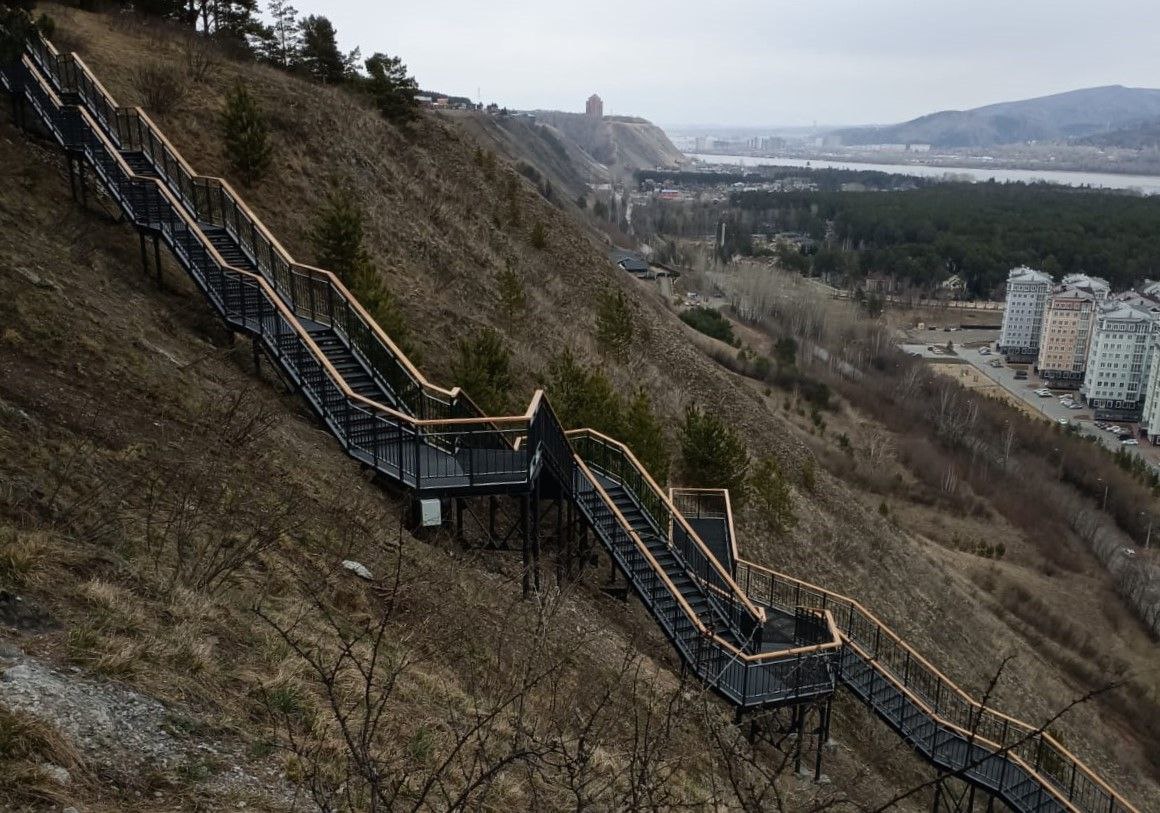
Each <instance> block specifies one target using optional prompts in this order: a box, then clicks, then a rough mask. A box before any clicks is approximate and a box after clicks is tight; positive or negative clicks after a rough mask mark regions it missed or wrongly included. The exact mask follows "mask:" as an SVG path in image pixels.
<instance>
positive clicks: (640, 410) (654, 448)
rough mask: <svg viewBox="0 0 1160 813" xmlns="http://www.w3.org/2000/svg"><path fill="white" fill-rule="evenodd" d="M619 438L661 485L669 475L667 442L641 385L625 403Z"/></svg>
mask: <svg viewBox="0 0 1160 813" xmlns="http://www.w3.org/2000/svg"><path fill="white" fill-rule="evenodd" d="M622 423H623V428H622V429H621V438H620V439H621V440H623V441H624V443H625V444H626V445H628V447H629V448H631V449H632V452H633V454H634V455H636V459H637V460H639V461H640V462H641V464H642V465H643V466H644V467H645V469H647V470H648V472H649V474H651V475H652V477H653V479H654V480H656V481H657V482H658V483H660V484H661V485H664V483H665V481H666V480H668V478H669V463H670V459H671V456H670V454H669V443H668V439H667V438H666V437H665V430H664V426H663V425H662V423H661V421H660V419H659V418H657V415H656V413H655V412H653V406H652V400H651V399H650V398H649V395H648V391H647V390H645V388H644V387H641V388H640V389H638V390H637V391H636V394H635V395H633V397H632V399H631V400H630V401H629V402H628V407H627V408H626V409H625V411H624V419H623V421H622Z"/></svg>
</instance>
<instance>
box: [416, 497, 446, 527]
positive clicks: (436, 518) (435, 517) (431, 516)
mask: <svg viewBox="0 0 1160 813" xmlns="http://www.w3.org/2000/svg"><path fill="white" fill-rule="evenodd" d="M442 524H443V505H442V503H441V502H440V501H439V500H419V525H420V527H423V528H434V527H436V526H439V525H442Z"/></svg>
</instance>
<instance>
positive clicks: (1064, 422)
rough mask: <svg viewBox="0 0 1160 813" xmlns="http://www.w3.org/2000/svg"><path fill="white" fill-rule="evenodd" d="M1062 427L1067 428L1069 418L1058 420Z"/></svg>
mask: <svg viewBox="0 0 1160 813" xmlns="http://www.w3.org/2000/svg"><path fill="white" fill-rule="evenodd" d="M1056 420H1058V421H1059V425H1060V426H1067V418H1057V419H1056Z"/></svg>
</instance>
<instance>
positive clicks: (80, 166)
mask: <svg viewBox="0 0 1160 813" xmlns="http://www.w3.org/2000/svg"><path fill="white" fill-rule="evenodd" d="M77 174H78V177H79V180H80V188H81V208H82V209H87V208H89V187H88V184H87V183H86V181H85V162H84V161H83V160H82V161H77Z"/></svg>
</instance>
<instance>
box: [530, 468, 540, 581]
mask: <svg viewBox="0 0 1160 813" xmlns="http://www.w3.org/2000/svg"><path fill="white" fill-rule="evenodd" d="M531 543H532V589H533V590H535V591H536V593H537V594H539V592H540V479H539V478H538V477H537V478H536V490H535V492H534V494H533V495H532V539H531Z"/></svg>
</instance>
